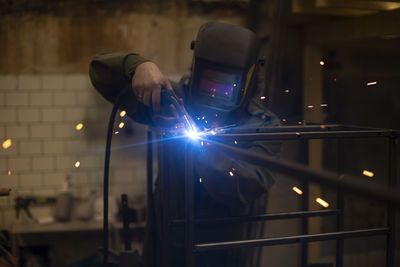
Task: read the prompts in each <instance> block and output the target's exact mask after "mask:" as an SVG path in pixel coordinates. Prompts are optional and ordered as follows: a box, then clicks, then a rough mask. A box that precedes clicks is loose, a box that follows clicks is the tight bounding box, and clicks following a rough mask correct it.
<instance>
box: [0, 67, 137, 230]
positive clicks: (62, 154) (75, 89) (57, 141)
mask: <svg viewBox="0 0 400 267" xmlns="http://www.w3.org/2000/svg"><path fill="white" fill-rule="evenodd" d="M111 107H112V106H111V104H109V103H107V102H106V101H105V100H104V99H102V97H101V96H100V95H99V94H98V93H97V92H96V91H95V90H94V89H93V87H92V85H91V83H90V81H89V77H88V75H87V74H68V75H63V74H51V75H0V138H1V140H0V142H3V141H4V140H5V139H7V138H11V139H12V146H11V147H10V148H8V149H7V150H4V149H2V148H0V187H7V188H11V189H12V194H11V196H10V197H5V198H4V197H3V198H0V206H1V207H2V208H1V209H0V229H2V228H5V227H8V226H9V225H10V224H13V223H14V222H15V211H14V208H13V207H14V202H13V197H14V196H16V195H24V194H30V195H32V194H33V195H40V196H54V195H57V193H58V192H60V189H61V187H62V185H63V183H64V181H65V178H66V177H67V176H70V178H71V183H72V187H73V192H74V193H79V192H89V191H90V190H92V189H94V190H97V191H98V192H101V191H102V179H103V164H104V162H103V161H104V145H105V140H104V138H105V133H103V132H104V131H105V130H106V129H107V125H106V122H107V118H105V116H108V114H109V113H110V111H111ZM79 122H82V123H84V128H83V129H82V130H81V131H79V132H78V131H76V130H75V125H76V124H77V123H79ZM88 129H90V131H89V130H88ZM96 129H97V130H96ZM94 131H95V132H97V133H96V135H95V136H91V135H90V134H91V133H90V132H92V133H93V132H94ZM99 132H101V133H100V134H99ZM115 145H118V143H115ZM113 153H116V154H114V155H113V157H112V163H111V169H110V179H111V183H112V184H111V189H112V192H115V193H122V192H124V193H128V194H132V193H134V192H136V193H140V194H143V192H144V191H145V190H144V189H143V188H142V187H143V186H140V188H139V186H131V183H132V184H135V185H136V184H139V185H141V184H145V181H144V180H143V178H144V177H143V173H145V172H144V168H145V164H143V162H142V163H140V164H133V161H134V159H129V160H127V159H126V156H125V155H119V153H122V152H120V151H119V150H116V151H115V152H113ZM77 160H79V161H80V162H81V165H80V167H79V168H75V167H74V164H75V162H76V161H77ZM9 171H10V175H8V172H9ZM139 176H140V177H139ZM135 179H140V181H135ZM132 188H134V190H133V189H132ZM130 189H132V190H133V191H130Z"/></svg>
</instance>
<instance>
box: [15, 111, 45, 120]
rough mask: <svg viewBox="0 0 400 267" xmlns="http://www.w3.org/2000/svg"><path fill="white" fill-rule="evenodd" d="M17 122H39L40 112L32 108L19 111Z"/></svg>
mask: <svg viewBox="0 0 400 267" xmlns="http://www.w3.org/2000/svg"><path fill="white" fill-rule="evenodd" d="M17 112H18V122H22V123H28V122H38V121H40V110H39V109H32V108H24V109H19V110H18V111H17Z"/></svg>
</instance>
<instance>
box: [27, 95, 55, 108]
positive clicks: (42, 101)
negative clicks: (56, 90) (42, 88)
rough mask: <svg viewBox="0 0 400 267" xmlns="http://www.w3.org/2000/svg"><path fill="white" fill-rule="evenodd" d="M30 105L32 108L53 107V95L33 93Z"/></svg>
mask: <svg viewBox="0 0 400 267" xmlns="http://www.w3.org/2000/svg"><path fill="white" fill-rule="evenodd" d="M30 99H31V100H30V101H31V102H30V104H31V105H32V106H40V107H42V106H51V105H53V94H52V93H36V92H35V93H31V94H30Z"/></svg>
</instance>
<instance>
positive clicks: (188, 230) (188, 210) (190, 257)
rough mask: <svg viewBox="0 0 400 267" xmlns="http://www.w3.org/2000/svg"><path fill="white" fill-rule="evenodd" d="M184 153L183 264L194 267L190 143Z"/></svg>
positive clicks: (192, 184) (192, 183)
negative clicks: (184, 222)
mask: <svg viewBox="0 0 400 267" xmlns="http://www.w3.org/2000/svg"><path fill="white" fill-rule="evenodd" d="M185 154H186V155H185V221H186V224H185V249H186V251H185V253H186V255H185V256H186V258H185V262H186V265H185V266H186V267H194V266H195V260H194V257H195V255H194V253H193V248H194V244H195V241H194V177H193V151H192V146H191V145H190V144H186V147H185Z"/></svg>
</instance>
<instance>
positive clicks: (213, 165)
mask: <svg viewBox="0 0 400 267" xmlns="http://www.w3.org/2000/svg"><path fill="white" fill-rule="evenodd" d="M146 61H147V60H146V59H144V58H142V57H141V56H139V55H138V54H133V53H111V54H99V55H97V56H95V58H94V59H93V60H92V62H91V64H90V78H91V81H92V84H93V86H94V87H95V88H96V90H97V91H99V92H100V93H101V94H102V95H103V96H104V97H105V98H106V99H107V100H109V101H110V102H112V103H116V101H117V99H118V101H119V102H118V104H119V106H120V107H121V109H124V110H126V111H127V114H128V116H129V117H130V118H132V119H133V120H135V121H136V122H139V123H144V124H147V125H151V126H153V127H157V125H155V124H154V122H153V120H152V113H151V110H150V109H149V108H147V107H146V106H144V104H142V103H141V102H139V101H138V100H137V99H136V98H135V95H134V94H133V90H132V88H131V80H132V76H133V75H134V71H135V69H136V67H137V66H138V65H140V64H141V63H143V62H146ZM174 90H175V92H176V93H177V95H178V96H180V97H182V98H184V97H185V95H184V92H183V91H182V87H181V86H174ZM260 101H261V99H260V98H259V97H258V98H254V99H252V100H251V101H250V102H249V104H248V105H247V106H246V107H245V110H244V111H242V113H241V115H240V116H238V118H237V120H236V121H237V123H236V125H237V126H238V127H241V128H243V127H244V128H245V127H246V126H249V125H251V126H252V127H262V126H273V125H278V124H279V120H278V119H277V117H276V116H275V115H274V114H272V113H271V112H270V111H269V110H268V109H266V108H265V107H264V105H262V103H261V102H260ZM239 117H240V118H239ZM230 142H232V141H230ZM162 143H163V144H162V146H161V147H162V153H163V154H162V155H159V158H160V157H162V158H163V160H162V161H163V163H162V164H163V166H164V167H162V169H161V170H160V168H159V170H160V171H163V172H161V173H159V174H158V179H157V181H156V187H155V192H154V196H153V197H154V207H153V210H149V211H148V215H149V216H148V219H147V231H146V233H147V235H146V241H145V248H144V263H145V266H146V267H150V266H151V267H168V266H170V267H183V266H184V249H183V244H184V242H183V239H184V238H183V237H184V234H183V228H182V227H176V228H171V227H169V226H168V224H169V222H170V221H171V220H173V219H182V218H184V203H185V202H184V200H185V199H184V189H185V188H184V162H185V160H184V159H185V155H184V151H185V140H181V139H172V140H169V141H164V142H162ZM208 145H212V144H208ZM208 145H204V143H202V145H197V146H195V147H194V148H193V149H194V150H195V151H194V152H195V153H194V173H193V175H194V177H195V185H194V186H195V217H196V218H221V217H230V216H238V215H249V214H254V213H264V212H265V207H266V196H267V194H266V193H267V191H268V189H269V188H270V187H271V186H272V184H273V183H274V179H273V176H272V173H271V172H270V171H269V170H268V169H267V168H266V166H256V165H254V164H252V163H251V162H244V161H241V160H236V159H235V158H234V157H232V156H230V155H226V154H224V153H223V152H221V153H217V152H212V151H210V150H209V149H208ZM231 145H236V146H238V147H241V148H244V149H247V150H250V151H254V152H257V153H266V154H268V155H277V154H278V151H279V144H276V143H265V142H252V141H247V142H241V141H239V142H235V143H232V144H231ZM166 194H168V196H167V195H166ZM256 226H258V227H256ZM259 226H260V224H257V225H256V224H232V225H225V224H224V225H216V226H203V227H198V228H196V231H195V239H196V242H218V241H232V240H242V239H246V238H254V237H256V236H257V237H260V235H262V233H261V232H260V230H261V229H262V227H261V228H260V227H259ZM254 255H255V253H254V250H252V249H236V250H233V251H232V250H227V251H216V252H206V253H200V254H198V255H197V256H196V266H197V267H217V266H218V267H221V266H230V267H235V266H237V267H239V266H240V267H244V266H251V267H254V266H256V263H255V261H254V258H255V257H254Z"/></svg>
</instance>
